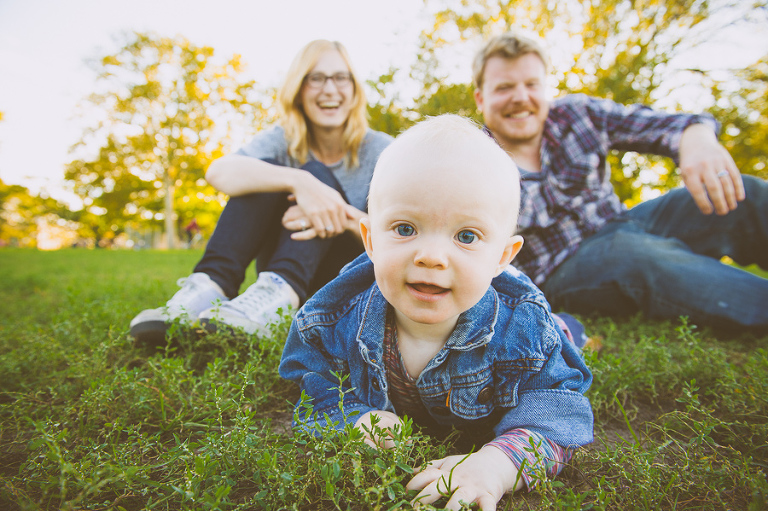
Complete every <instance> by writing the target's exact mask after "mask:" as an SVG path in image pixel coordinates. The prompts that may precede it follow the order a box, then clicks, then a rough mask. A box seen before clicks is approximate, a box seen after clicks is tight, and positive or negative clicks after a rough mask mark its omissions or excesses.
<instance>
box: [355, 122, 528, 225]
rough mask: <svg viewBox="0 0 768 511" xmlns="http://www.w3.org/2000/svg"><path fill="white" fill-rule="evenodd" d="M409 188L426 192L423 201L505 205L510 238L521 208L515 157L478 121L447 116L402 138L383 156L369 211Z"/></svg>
mask: <svg viewBox="0 0 768 511" xmlns="http://www.w3.org/2000/svg"><path fill="white" fill-rule="evenodd" d="M404 187H407V188H408V189H409V190H411V191H412V190H414V189H417V190H419V191H421V192H423V200H424V201H425V202H426V201H430V200H431V199H430V198H431V197H438V196H439V197H446V196H447V197H451V196H453V197H454V198H455V199H456V203H457V204H459V203H460V204H464V205H466V204H467V199H472V200H474V201H475V202H477V203H487V202H489V201H490V202H491V203H493V204H498V205H499V209H500V211H499V214H500V216H501V217H503V218H505V219H507V220H508V224H509V226H510V235H511V234H512V233H513V232H514V229H515V227H516V225H517V216H518V211H519V208H520V175H519V172H518V170H517V167H516V166H515V164H514V162H513V161H512V159H511V158H510V156H509V155H508V154H507V153H506V152H505V151H504V150H503V149H502V148H501V147H499V145H498V144H497V143H496V142H495V141H494V140H493V139H492V138H490V137H489V136H487V135H486V134H485V133H483V132H482V130H481V129H480V128H479V127H478V126H477V125H476V124H474V123H473V122H472V121H470V120H468V119H465V118H463V117H461V116H458V115H441V116H438V117H432V118H430V119H428V120H426V121H422V122H420V123H418V124H416V125H415V126H413V127H411V128H410V129H408V130H406V131H405V132H403V133H402V134H401V135H400V136H398V137H397V138H396V139H395V141H394V142H393V143H392V144H390V145H389V147H387V149H385V150H384V152H382V154H381V156H380V157H379V160H378V163H377V164H376V169H375V171H374V174H373V179H372V180H371V187H370V192H369V196H368V211H369V213H370V214H372V215H375V214H376V209H377V207H379V206H380V205H382V204H386V201H387V198H388V197H392V194H398V193H399V192H402V190H403V189H404Z"/></svg>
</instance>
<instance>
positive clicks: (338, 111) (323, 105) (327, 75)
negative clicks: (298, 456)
mask: <svg viewBox="0 0 768 511" xmlns="http://www.w3.org/2000/svg"><path fill="white" fill-rule="evenodd" d="M300 94H301V96H300V97H301V105H302V106H303V108H304V113H305V115H306V116H307V120H308V121H309V123H310V124H311V127H312V128H315V129H317V128H320V129H331V130H332V129H343V128H344V124H345V123H346V122H347V118H348V117H349V113H350V111H351V110H352V101H353V99H354V96H355V84H354V83H353V81H352V79H351V75H350V72H349V68H348V67H347V64H346V62H344V59H343V58H342V56H341V54H340V53H339V52H337V51H336V50H328V51H326V52H324V53H322V54H321V55H320V58H319V59H318V61H317V64H315V67H313V68H312V69H311V70H310V71H309V73H307V76H306V77H305V78H304V83H303V84H302V86H301V93H300Z"/></svg>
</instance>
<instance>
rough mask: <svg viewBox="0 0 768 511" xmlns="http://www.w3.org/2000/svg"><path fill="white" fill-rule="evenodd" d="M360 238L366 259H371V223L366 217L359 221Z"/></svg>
mask: <svg viewBox="0 0 768 511" xmlns="http://www.w3.org/2000/svg"><path fill="white" fill-rule="evenodd" d="M360 237H361V238H362V239H363V246H364V247H365V252H366V253H367V254H368V257H371V258H372V257H373V244H372V243H371V221H370V219H369V218H368V217H367V216H366V217H363V218H361V219H360Z"/></svg>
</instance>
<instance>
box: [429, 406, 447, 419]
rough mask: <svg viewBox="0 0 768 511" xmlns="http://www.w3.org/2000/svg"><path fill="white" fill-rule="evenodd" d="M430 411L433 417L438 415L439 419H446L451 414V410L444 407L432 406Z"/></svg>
mask: <svg viewBox="0 0 768 511" xmlns="http://www.w3.org/2000/svg"><path fill="white" fill-rule="evenodd" d="M430 411H431V412H432V414H433V415H439V416H440V417H447V416H448V415H450V414H451V409H450V408H446V407H444V406H433V407H432V409H431V410H430Z"/></svg>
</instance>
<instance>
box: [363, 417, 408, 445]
mask: <svg viewBox="0 0 768 511" xmlns="http://www.w3.org/2000/svg"><path fill="white" fill-rule="evenodd" d="M374 415H375V416H377V417H378V422H376V426H377V427H379V428H381V429H382V430H392V429H394V427H395V426H397V425H398V424H399V425H401V426H402V424H403V422H402V421H401V420H400V417H398V416H397V415H395V414H394V413H392V412H387V411H384V410H374V411H372V412H367V413H365V414H363V415H362V416H361V417H360V418H359V419H357V422H355V427H356V428H357V429H359V430H360V431H362V432H363V434H364V435H365V439H364V442H365V443H366V444H368V445H370V446H371V447H374V448H376V449H378V448H380V447H384V448H385V449H392V448H393V447H394V446H395V443H394V442H393V441H392V438H391V437H392V434H391V433H389V432H388V435H387V437H386V438H383V439H382V438H380V437H379V438H372V437H371V433H374V431H373V428H372V418H373V416H374Z"/></svg>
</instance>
